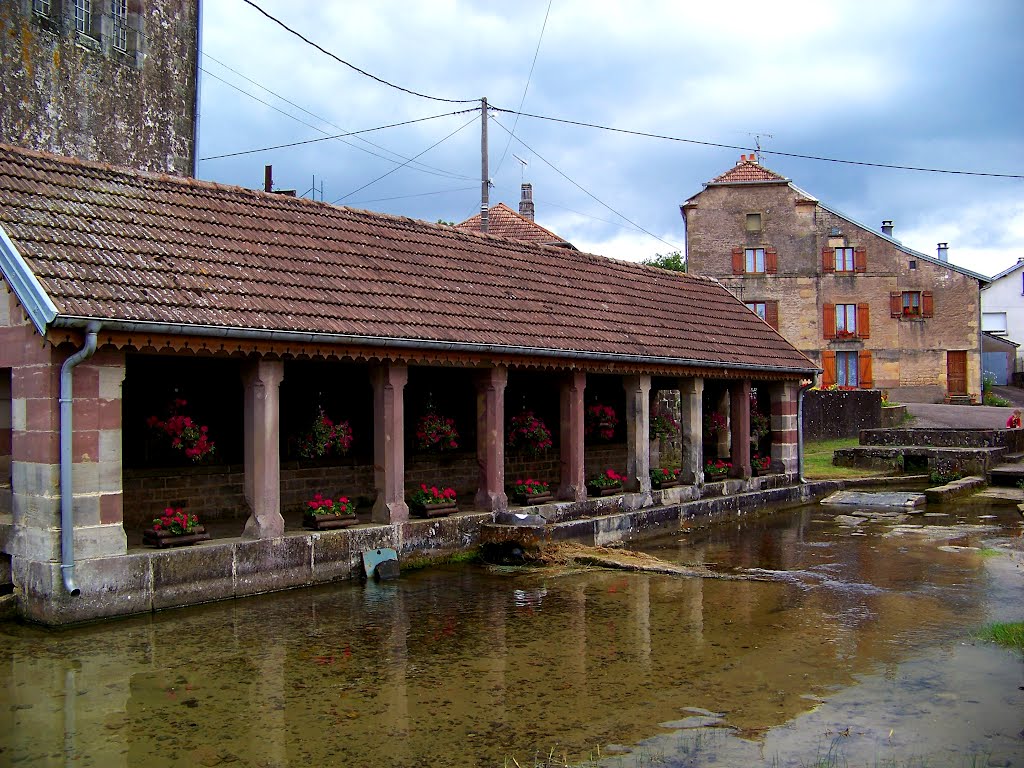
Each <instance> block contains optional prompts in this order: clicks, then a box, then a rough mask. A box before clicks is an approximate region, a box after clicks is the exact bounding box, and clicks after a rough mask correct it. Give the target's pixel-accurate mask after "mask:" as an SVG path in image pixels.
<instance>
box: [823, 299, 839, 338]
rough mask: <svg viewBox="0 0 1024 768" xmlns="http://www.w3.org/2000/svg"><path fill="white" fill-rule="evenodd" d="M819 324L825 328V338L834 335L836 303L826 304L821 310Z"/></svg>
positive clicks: (833, 336)
mask: <svg viewBox="0 0 1024 768" xmlns="http://www.w3.org/2000/svg"><path fill="white" fill-rule="evenodd" d="M821 326H822V328H824V329H825V338H826V339H834V338H835V337H836V305H835V304H826V305H825V307H824V309H822V311H821Z"/></svg>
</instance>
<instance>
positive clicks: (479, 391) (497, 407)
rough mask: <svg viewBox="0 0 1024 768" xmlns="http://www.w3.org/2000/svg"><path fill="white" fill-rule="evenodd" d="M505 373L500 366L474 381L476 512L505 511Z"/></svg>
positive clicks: (482, 374)
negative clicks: (480, 510)
mask: <svg viewBox="0 0 1024 768" xmlns="http://www.w3.org/2000/svg"><path fill="white" fill-rule="evenodd" d="M507 383H508V369H507V368H506V367H505V366H503V365H499V366H496V367H494V368H489V369H487V370H485V371H481V372H480V374H479V375H478V376H477V379H476V463H477V466H478V467H479V469H480V480H479V482H478V484H477V489H476V500H475V502H474V503H475V504H476V508H477V509H484V510H487V511H488V512H504V511H505V510H507V509H508V497H507V496H506V495H505V384H507Z"/></svg>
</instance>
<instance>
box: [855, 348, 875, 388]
mask: <svg viewBox="0 0 1024 768" xmlns="http://www.w3.org/2000/svg"><path fill="white" fill-rule="evenodd" d="M857 380H858V381H859V382H860V388H861V389H871V388H872V387H874V386H875V376H874V373H873V372H872V370H871V350H868V349H862V350H861V351H860V352H858V353H857Z"/></svg>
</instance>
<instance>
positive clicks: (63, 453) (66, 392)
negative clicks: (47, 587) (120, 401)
mask: <svg viewBox="0 0 1024 768" xmlns="http://www.w3.org/2000/svg"><path fill="white" fill-rule="evenodd" d="M99 330H100V324H99V323H89V325H87V326H86V328H85V344H84V345H83V346H82V348H81V349H80V350H78V351H77V352H76V353H75V354H73V355H72V356H71V357H69V358H68V359H67V360H65V361H64V364H63V365H62V366H61V367H60V557H61V564H60V572H61V575H62V576H63V577H64V588H65V589H66V590H67V591H68V594H69V595H71V596H72V597H77V596H78V595H79V594H81V590H80V589H79V588H78V585H77V584H75V519H74V497H73V495H72V482H71V471H72V465H73V461H72V454H71V435H72V425H71V403H72V400H73V399H74V398H73V389H72V386H71V372H72V370H73V369H74V367H75V366H76V365H78V364H79V363H80V362H82V361H83V360H88V359H89V358H90V357H92V355H93V352H95V351H96V334H97V333H99Z"/></svg>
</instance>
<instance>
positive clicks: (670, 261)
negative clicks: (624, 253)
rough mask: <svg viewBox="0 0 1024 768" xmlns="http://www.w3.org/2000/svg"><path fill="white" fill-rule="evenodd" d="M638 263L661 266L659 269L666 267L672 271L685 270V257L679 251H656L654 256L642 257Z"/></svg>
mask: <svg viewBox="0 0 1024 768" xmlns="http://www.w3.org/2000/svg"><path fill="white" fill-rule="evenodd" d="M640 263H641V264H643V265H644V266H647V267H661V269H668V270H671V271H672V272H685V271H686V257H685V256H683V254H682V252H680V251H673V252H672V253H656V254H654V258H651V259H644V260H643V261H641V262H640Z"/></svg>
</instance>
